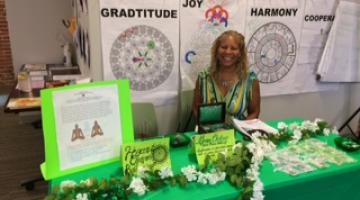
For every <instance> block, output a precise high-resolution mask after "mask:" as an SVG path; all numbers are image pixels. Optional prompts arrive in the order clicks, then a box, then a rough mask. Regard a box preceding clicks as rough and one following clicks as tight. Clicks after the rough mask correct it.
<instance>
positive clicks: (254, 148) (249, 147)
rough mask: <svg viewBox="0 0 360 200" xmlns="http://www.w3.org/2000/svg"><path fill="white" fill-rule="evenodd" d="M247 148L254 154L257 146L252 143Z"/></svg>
mask: <svg viewBox="0 0 360 200" xmlns="http://www.w3.org/2000/svg"><path fill="white" fill-rule="evenodd" d="M246 148H248V149H249V151H250V152H251V153H254V152H255V150H256V145H255V143H253V142H251V143H249V144H247V145H246Z"/></svg>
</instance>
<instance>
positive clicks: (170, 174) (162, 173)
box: [159, 167, 174, 179]
mask: <svg viewBox="0 0 360 200" xmlns="http://www.w3.org/2000/svg"><path fill="white" fill-rule="evenodd" d="M159 176H160V178H161V179H165V178H168V177H173V176H174V174H173V172H172V171H171V169H170V168H169V167H164V168H162V169H161V170H160V172H159Z"/></svg>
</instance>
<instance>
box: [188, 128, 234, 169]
mask: <svg viewBox="0 0 360 200" xmlns="http://www.w3.org/2000/svg"><path fill="white" fill-rule="evenodd" d="M193 142H194V145H195V153H196V158H197V160H198V164H199V165H200V166H203V165H204V164H205V158H206V156H207V155H208V156H210V158H211V160H216V158H217V155H218V153H221V152H225V151H231V150H232V147H233V146H234V145H235V136H234V129H230V130H225V131H219V132H215V133H207V134H202V135H195V136H194V141H193Z"/></svg>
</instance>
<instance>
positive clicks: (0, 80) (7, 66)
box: [0, 0, 14, 86]
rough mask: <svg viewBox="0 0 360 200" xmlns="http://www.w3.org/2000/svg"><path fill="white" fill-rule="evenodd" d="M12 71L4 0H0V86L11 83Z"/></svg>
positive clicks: (12, 79)
mask: <svg viewBox="0 0 360 200" xmlns="http://www.w3.org/2000/svg"><path fill="white" fill-rule="evenodd" d="M13 83H14V72H13V64H12V58H11V47H10V38H9V29H8V23H7V19H6V10H5V0H0V86H2V85H12V84H13Z"/></svg>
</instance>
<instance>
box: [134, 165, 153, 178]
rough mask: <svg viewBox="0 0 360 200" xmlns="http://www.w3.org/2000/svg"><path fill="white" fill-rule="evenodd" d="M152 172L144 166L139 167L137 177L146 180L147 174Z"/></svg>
mask: <svg viewBox="0 0 360 200" xmlns="http://www.w3.org/2000/svg"><path fill="white" fill-rule="evenodd" d="M148 171H150V170H149V168H147V167H144V166H139V167H138V168H137V175H138V176H139V177H141V178H145V177H146V172H148Z"/></svg>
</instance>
